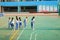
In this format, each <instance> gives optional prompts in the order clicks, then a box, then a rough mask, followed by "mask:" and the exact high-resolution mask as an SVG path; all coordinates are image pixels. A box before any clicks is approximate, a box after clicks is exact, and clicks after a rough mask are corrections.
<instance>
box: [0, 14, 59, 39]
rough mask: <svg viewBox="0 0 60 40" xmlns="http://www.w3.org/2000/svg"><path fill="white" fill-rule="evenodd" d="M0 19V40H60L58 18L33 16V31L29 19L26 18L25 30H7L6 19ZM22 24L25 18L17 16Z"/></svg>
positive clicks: (6, 17) (29, 17)
mask: <svg viewBox="0 0 60 40" xmlns="http://www.w3.org/2000/svg"><path fill="white" fill-rule="evenodd" d="M9 17H14V19H15V17H16V16H11V15H10V16H3V17H0V40H60V16H56V15H55V16H41V15H40V16H35V24H34V30H32V29H31V24H30V23H31V18H32V16H28V23H27V28H26V29H24V25H23V26H22V28H20V29H19V30H14V29H8V18H9ZM18 17H21V18H22V22H23V20H24V18H25V17H26V16H20V15H19V16H18Z"/></svg>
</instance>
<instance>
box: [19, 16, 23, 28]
mask: <svg viewBox="0 0 60 40" xmlns="http://www.w3.org/2000/svg"><path fill="white" fill-rule="evenodd" d="M20 27H22V21H21V18H20V17H19V28H20Z"/></svg>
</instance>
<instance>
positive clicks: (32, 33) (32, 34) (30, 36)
mask: <svg viewBox="0 0 60 40" xmlns="http://www.w3.org/2000/svg"><path fill="white" fill-rule="evenodd" d="M35 32H36V31H34V32H32V33H31V35H30V40H31V39H32V35H33V33H35Z"/></svg>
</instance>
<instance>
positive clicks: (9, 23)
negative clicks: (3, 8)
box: [8, 17, 11, 28]
mask: <svg viewBox="0 0 60 40" xmlns="http://www.w3.org/2000/svg"><path fill="white" fill-rule="evenodd" d="M10 27H11V18H10V17H9V20H8V28H10Z"/></svg>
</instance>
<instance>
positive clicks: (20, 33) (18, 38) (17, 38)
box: [17, 29, 24, 40]
mask: <svg viewBox="0 0 60 40" xmlns="http://www.w3.org/2000/svg"><path fill="white" fill-rule="evenodd" d="M23 31H24V29H23V30H22V32H21V33H20V34H19V36H18V38H17V40H18V39H19V38H20V37H21V35H22V33H23Z"/></svg>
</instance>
